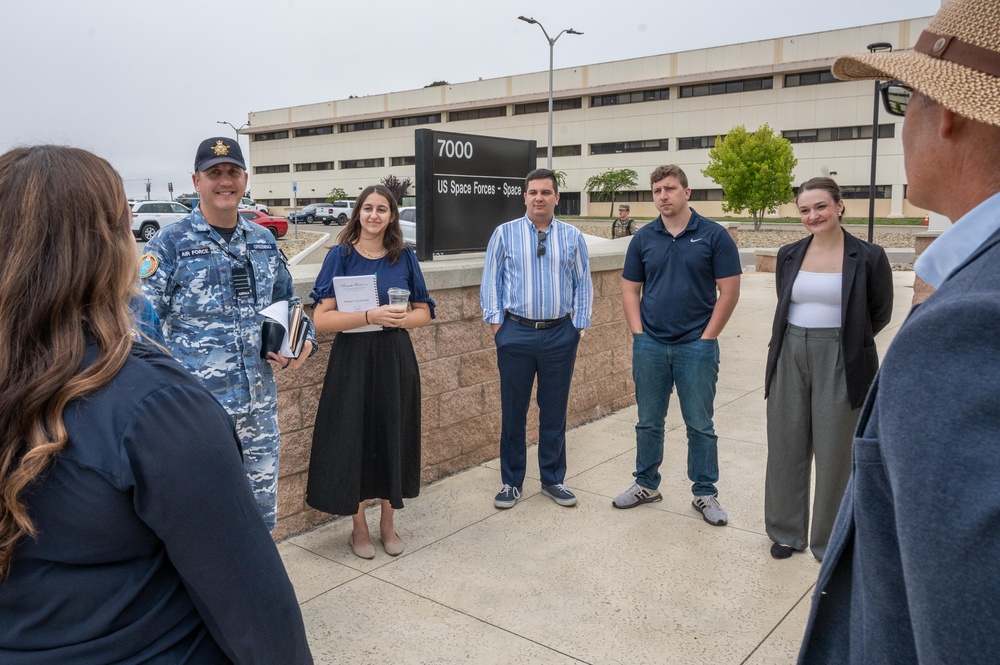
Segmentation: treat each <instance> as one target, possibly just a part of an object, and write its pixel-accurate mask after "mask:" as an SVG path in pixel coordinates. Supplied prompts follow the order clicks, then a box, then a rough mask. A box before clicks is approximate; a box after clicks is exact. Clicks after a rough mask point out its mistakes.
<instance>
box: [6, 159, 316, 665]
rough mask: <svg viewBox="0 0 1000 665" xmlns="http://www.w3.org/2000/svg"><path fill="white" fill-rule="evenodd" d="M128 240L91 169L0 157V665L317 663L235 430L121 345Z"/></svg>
mask: <svg viewBox="0 0 1000 665" xmlns="http://www.w3.org/2000/svg"><path fill="white" fill-rule="evenodd" d="M26 211H30V214H31V218H32V220H33V223H32V224H30V225H28V224H25V223H24V219H25V216H26V214H27V213H26ZM130 223H131V214H130V211H129V209H128V206H127V204H126V201H125V191H124V188H123V186H122V181H121V178H120V177H119V176H118V174H117V173H115V171H114V169H112V168H111V165H110V164H108V163H107V162H106V161H104V160H103V159H101V158H99V157H97V156H95V155H93V154H91V153H89V152H86V151H84V150H79V149H75V148H67V147H61V146H34V147H30V148H16V149H14V150H11V151H10V152H8V153H6V154H5V155H3V156H0V233H2V234H3V237H4V238H5V239H6V242H4V243H0V265H3V266H4V268H5V269H4V270H3V271H0V334H2V336H3V339H4V344H2V345H0V368H2V369H0V374H2V375H3V377H4V381H3V384H2V386H0V663H3V664H4V665H50V664H51V663H73V664H74V665H98V664H102V665H105V664H109V663H146V662H157V663H185V664H187V665H223V664H228V663H238V664H260V665H270V664H273V663H282V664H283V665H285V664H287V665H307V664H309V663H312V656H311V655H310V653H309V645H308V643H307V642H306V636H305V629H304V626H303V623H302V614H301V612H300V611H299V606H298V603H297V602H296V599H295V593H294V591H293V589H292V585H291V582H289V580H288V575H287V574H286V572H285V569H284V566H283V565H282V563H281V558H280V557H279V556H278V551H277V549H276V548H275V546H274V542H273V541H272V540H271V537H270V534H269V533H268V531H267V528H266V527H265V525H264V521H263V520H262V519H261V516H260V513H259V512H258V510H257V504H256V502H255V501H254V497H253V494H252V492H251V490H250V487H249V485H248V484H247V482H246V475H245V473H244V471H243V464H242V462H241V460H240V444H239V440H238V439H237V438H236V434H235V431H234V429H233V424H232V421H230V419H229V416H228V415H226V412H225V411H224V410H223V409H222V407H221V406H220V405H219V404H218V402H216V401H215V399H214V398H213V397H212V395H211V394H210V393H209V392H208V391H207V390H205V389H204V388H202V387H201V386H200V385H199V384H198V382H197V381H196V380H195V379H194V377H192V376H191V375H190V374H189V373H188V371H187V370H185V369H184V368H183V367H181V366H180V365H179V364H178V363H177V362H175V361H174V360H172V359H171V358H169V357H168V356H166V355H165V354H164V353H162V351H161V350H160V349H159V348H157V347H155V346H153V345H151V344H147V343H144V342H137V341H135V339H134V336H133V335H134V333H133V330H132V328H133V325H134V318H133V314H132V312H131V311H130V306H129V305H130V300H131V298H132V295H133V294H134V292H135V270H136V267H135V266H136V264H135V245H134V243H133V242H132V240H130V238H129V236H130V235H131V230H130V228H129V225H130Z"/></svg>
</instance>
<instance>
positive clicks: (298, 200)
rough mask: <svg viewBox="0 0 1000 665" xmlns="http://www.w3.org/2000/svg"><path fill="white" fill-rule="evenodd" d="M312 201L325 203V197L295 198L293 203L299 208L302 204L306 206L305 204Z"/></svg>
mask: <svg viewBox="0 0 1000 665" xmlns="http://www.w3.org/2000/svg"><path fill="white" fill-rule="evenodd" d="M312 203H326V199H325V198H318V199H317V198H311V199H310V198H302V199H295V204H296V205H297V206H298V207H300V208H301V207H302V206H307V205H310V204H312Z"/></svg>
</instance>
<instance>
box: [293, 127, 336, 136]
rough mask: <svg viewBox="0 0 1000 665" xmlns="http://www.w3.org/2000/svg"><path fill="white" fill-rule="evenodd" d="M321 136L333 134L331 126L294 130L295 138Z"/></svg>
mask: <svg viewBox="0 0 1000 665" xmlns="http://www.w3.org/2000/svg"><path fill="white" fill-rule="evenodd" d="M322 134H333V125H323V126H322V127H303V128H302V129H296V130H295V138H299V137H300V136H320V135H322Z"/></svg>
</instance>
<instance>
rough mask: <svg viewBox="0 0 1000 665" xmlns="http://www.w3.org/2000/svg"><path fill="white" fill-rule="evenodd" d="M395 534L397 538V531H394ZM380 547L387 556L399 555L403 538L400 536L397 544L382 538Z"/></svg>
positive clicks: (401, 550)
mask: <svg viewBox="0 0 1000 665" xmlns="http://www.w3.org/2000/svg"><path fill="white" fill-rule="evenodd" d="M393 533H395V532H393ZM395 536H396V537H397V538H399V534H398V533H395ZM382 549H384V550H385V553H386V554H388V555H389V556H399V555H400V554H402V553H403V539H402V538H400V539H399V544H398V545H397V544H396V543H387V542H385V540H384V539H383V540H382Z"/></svg>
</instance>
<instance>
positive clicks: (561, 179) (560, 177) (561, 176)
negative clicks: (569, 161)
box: [553, 171, 566, 189]
mask: <svg viewBox="0 0 1000 665" xmlns="http://www.w3.org/2000/svg"><path fill="white" fill-rule="evenodd" d="M553 173H555V174H556V184H557V185H559V189H566V172H565V171H553Z"/></svg>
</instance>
